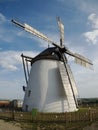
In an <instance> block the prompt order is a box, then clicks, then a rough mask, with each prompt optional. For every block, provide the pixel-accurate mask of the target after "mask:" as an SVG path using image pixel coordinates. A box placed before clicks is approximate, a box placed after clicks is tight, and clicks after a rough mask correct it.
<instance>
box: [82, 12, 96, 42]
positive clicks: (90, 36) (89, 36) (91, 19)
mask: <svg viewBox="0 0 98 130" xmlns="http://www.w3.org/2000/svg"><path fill="white" fill-rule="evenodd" d="M88 23H89V24H90V26H91V29H92V30H91V31H88V32H85V33H84V34H83V35H84V37H85V38H86V41H87V42H90V43H92V44H97V43H98V16H97V15H96V14H94V13H92V14H90V15H89V16H88Z"/></svg>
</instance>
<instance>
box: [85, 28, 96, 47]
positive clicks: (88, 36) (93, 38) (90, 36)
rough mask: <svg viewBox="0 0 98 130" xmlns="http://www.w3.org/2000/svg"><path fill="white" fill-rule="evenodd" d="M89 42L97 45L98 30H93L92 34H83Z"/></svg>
mask: <svg viewBox="0 0 98 130" xmlns="http://www.w3.org/2000/svg"><path fill="white" fill-rule="evenodd" d="M83 35H84V36H85V38H86V41H87V42H90V43H93V44H97V42H98V30H92V31H91V32H86V33H84V34H83Z"/></svg>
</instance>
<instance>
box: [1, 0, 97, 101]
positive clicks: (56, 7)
mask: <svg viewBox="0 0 98 130" xmlns="http://www.w3.org/2000/svg"><path fill="white" fill-rule="evenodd" d="M57 16H60V17H61V19H62V21H63V24H64V27H65V42H64V44H65V45H66V46H67V47H68V48H69V49H70V50H71V51H73V52H77V53H80V54H81V55H83V56H85V57H88V58H89V59H91V60H92V62H93V64H94V66H93V70H89V69H85V68H83V67H81V66H79V65H76V64H75V63H74V62H73V61H72V60H71V58H70V57H69V56H68V59H69V64H70V66H71V68H72V71H73V74H74V77H75V80H76V83H77V88H78V91H79V97H98V65H97V64H98V1H97V0H49V1H48V0H47V1H46V0H40V1H39V0H0V98H8V99H15V98H19V99H23V97H24V92H23V91H22V86H23V85H25V79H24V73H23V68H22V61H21V56H20V55H21V54H22V53H24V54H25V55H29V56H33V57H34V56H35V55H37V54H38V53H40V52H41V51H42V50H44V49H45V48H47V43H46V42H44V41H42V40H40V39H38V38H36V37H35V36H32V35H31V34H29V33H27V32H25V31H23V30H22V29H21V28H18V27H16V26H14V25H13V24H12V23H11V19H12V18H15V19H17V20H18V21H20V22H25V23H27V24H29V25H31V26H32V27H34V28H36V29H37V30H39V31H40V32H42V33H44V34H45V35H47V36H48V37H49V38H51V39H52V40H53V41H56V42H59V31H58V27H57V20H56V17H57Z"/></svg>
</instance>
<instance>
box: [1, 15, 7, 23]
mask: <svg viewBox="0 0 98 130" xmlns="http://www.w3.org/2000/svg"><path fill="white" fill-rule="evenodd" d="M6 21H7V19H6V18H5V16H4V15H3V14H2V13H0V24H1V23H4V22H6Z"/></svg>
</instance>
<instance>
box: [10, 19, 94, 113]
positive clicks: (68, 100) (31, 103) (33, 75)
mask: <svg viewBox="0 0 98 130" xmlns="http://www.w3.org/2000/svg"><path fill="white" fill-rule="evenodd" d="M12 22H13V23H14V24H15V25H17V26H19V27H21V28H23V29H24V30H25V31H27V32H29V33H31V34H33V35H35V36H37V37H39V38H41V39H43V40H45V41H47V42H48V43H50V44H52V45H53V46H54V47H49V48H47V49H45V50H44V51H43V52H41V53H40V54H38V55H37V56H36V57H34V58H32V57H29V56H24V55H23V54H22V59H23V66H24V72H25V78H26V83H27V87H26V89H25V87H24V90H25V96H24V103H23V110H24V111H31V110H32V109H37V110H38V111H40V112H66V111H67V112H70V111H76V110H78V103H77V95H78V92H77V88H76V83H75V80H74V77H73V74H72V71H71V69H70V66H69V64H68V60H67V57H66V55H70V56H72V57H74V58H75V63H77V64H80V65H82V66H84V67H87V68H90V67H91V66H92V65H93V64H92V62H91V61H90V60H89V59H87V58H85V57H83V56H81V55H79V54H76V53H73V52H71V51H70V50H69V49H68V48H67V47H66V46H64V25H63V23H62V22H61V19H60V18H59V17H58V19H57V22H58V27H59V31H60V44H58V43H56V42H54V41H52V40H51V39H50V38H48V37H47V36H45V35H44V34H43V33H40V32H39V31H37V30H36V29H34V28H33V27H31V26H29V25H28V24H25V23H24V24H22V23H20V22H18V21H16V20H14V19H12ZM28 62H30V63H31V69H30V71H29V69H28Z"/></svg>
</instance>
